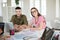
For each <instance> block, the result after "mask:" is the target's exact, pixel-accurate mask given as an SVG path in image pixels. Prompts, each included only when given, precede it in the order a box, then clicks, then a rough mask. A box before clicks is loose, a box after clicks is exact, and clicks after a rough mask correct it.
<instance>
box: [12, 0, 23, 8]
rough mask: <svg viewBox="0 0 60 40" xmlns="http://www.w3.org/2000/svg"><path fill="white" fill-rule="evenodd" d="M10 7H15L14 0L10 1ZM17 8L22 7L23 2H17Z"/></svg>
mask: <svg viewBox="0 0 60 40" xmlns="http://www.w3.org/2000/svg"><path fill="white" fill-rule="evenodd" d="M11 6H12V7H16V4H15V0H11ZM18 6H20V7H23V1H19V5H18Z"/></svg>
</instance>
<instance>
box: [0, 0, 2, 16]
mask: <svg viewBox="0 0 60 40" xmlns="http://www.w3.org/2000/svg"><path fill="white" fill-rule="evenodd" d="M1 3H2V0H0V16H2V5H1Z"/></svg>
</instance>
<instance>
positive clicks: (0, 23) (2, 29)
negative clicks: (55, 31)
mask: <svg viewBox="0 0 60 40" xmlns="http://www.w3.org/2000/svg"><path fill="white" fill-rule="evenodd" d="M0 30H1V31H2V33H0V35H2V34H3V33H4V23H3V22H0Z"/></svg>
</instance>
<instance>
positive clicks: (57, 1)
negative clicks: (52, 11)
mask: <svg viewBox="0 0 60 40" xmlns="http://www.w3.org/2000/svg"><path fill="white" fill-rule="evenodd" d="M56 17H57V18H58V17H59V0H56Z"/></svg>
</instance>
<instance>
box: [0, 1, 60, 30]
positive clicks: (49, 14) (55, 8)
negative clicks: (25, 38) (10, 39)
mask: <svg viewBox="0 0 60 40" xmlns="http://www.w3.org/2000/svg"><path fill="white" fill-rule="evenodd" d="M18 1H19V5H16V0H0V22H9V21H10V19H11V17H12V15H14V14H15V7H17V6H20V7H21V8H22V14H24V15H26V16H27V19H28V21H30V19H31V17H32V16H31V14H30V9H31V8H32V7H36V8H37V9H38V10H39V12H40V13H41V14H42V15H43V16H44V17H45V19H46V22H47V26H49V27H54V28H58V29H60V18H59V17H60V0H18Z"/></svg>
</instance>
